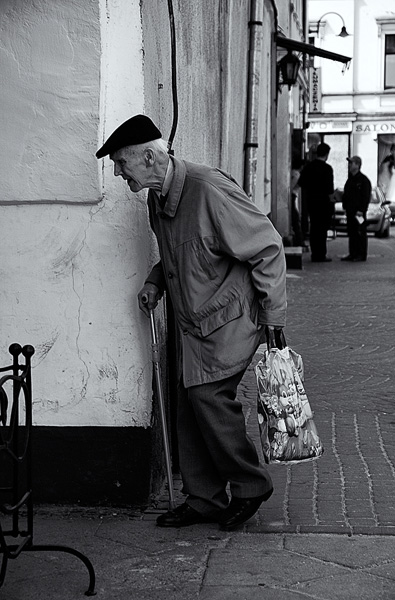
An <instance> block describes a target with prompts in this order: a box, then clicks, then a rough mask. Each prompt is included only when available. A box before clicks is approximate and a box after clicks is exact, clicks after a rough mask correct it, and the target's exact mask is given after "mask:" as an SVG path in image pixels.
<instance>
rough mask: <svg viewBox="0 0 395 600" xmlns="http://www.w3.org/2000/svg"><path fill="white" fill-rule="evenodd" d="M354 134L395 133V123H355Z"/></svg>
mask: <svg viewBox="0 0 395 600" xmlns="http://www.w3.org/2000/svg"><path fill="white" fill-rule="evenodd" d="M353 133H395V121H355V122H354V124H353Z"/></svg>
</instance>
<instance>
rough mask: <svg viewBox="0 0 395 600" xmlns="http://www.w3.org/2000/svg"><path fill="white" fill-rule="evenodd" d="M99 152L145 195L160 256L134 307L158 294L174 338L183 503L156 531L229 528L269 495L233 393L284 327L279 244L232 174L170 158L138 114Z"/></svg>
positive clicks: (155, 298) (152, 304)
mask: <svg viewBox="0 0 395 600" xmlns="http://www.w3.org/2000/svg"><path fill="white" fill-rule="evenodd" d="M107 154H109V155H110V158H111V159H112V160H113V162H114V175H116V176H121V177H122V178H123V179H125V181H127V183H128V186H129V188H130V189H131V190H132V192H139V191H140V190H142V189H144V188H148V189H149V192H148V210H149V217H150V222H151V227H152V229H153V231H154V232H155V234H156V237H157V241H158V245H159V253H160V258H161V260H160V262H158V263H157V264H156V265H155V266H154V267H153V269H152V271H151V272H150V274H149V275H148V277H147V279H146V281H145V284H144V286H143V288H142V289H141V291H140V293H139V305H140V308H141V310H142V311H143V312H144V313H145V314H146V315H147V316H148V314H149V312H148V311H149V309H153V308H155V306H156V305H157V303H158V300H159V299H160V298H161V296H162V295H163V293H164V291H166V292H167V293H168V294H170V297H171V301H172V304H173V307H174V312H175V317H176V321H177V324H178V326H179V328H180V332H181V339H182V348H181V354H182V373H181V374H180V381H179V385H180V386H182V388H183V393H182V394H180V398H182V399H181V400H180V401H179V403H178V412H177V421H178V422H177V431H178V443H179V457H180V469H181V475H182V480H183V486H184V487H183V491H184V493H185V494H186V495H187V498H186V501H185V503H184V504H182V505H181V506H178V507H177V508H175V509H174V510H171V511H168V512H167V513H165V514H162V515H160V516H159V517H158V519H157V525H158V526H160V527H183V526H187V525H193V524H195V523H203V522H212V521H216V522H218V523H219V524H220V527H221V528H222V529H224V530H231V529H234V528H235V527H237V526H239V525H241V524H242V523H244V522H245V521H247V520H248V519H249V518H250V517H252V516H253V515H254V514H255V513H256V511H257V510H258V508H259V506H260V505H261V503H262V502H263V501H264V500H267V499H268V498H269V497H270V496H271V494H272V491H273V485H272V481H271V478H270V475H269V473H268V471H267V469H266V467H265V466H263V465H262V464H260V462H259V459H258V455H257V452H256V449H255V446H254V444H253V442H252V441H251V439H250V438H249V437H248V436H247V433H246V427H245V420H244V416H243V412H242V405H241V403H240V402H239V401H238V400H237V399H236V393H237V386H238V384H239V382H240V380H241V378H242V377H243V374H244V372H245V370H246V368H247V367H248V365H249V363H250V361H251V359H252V357H253V355H254V353H255V351H256V349H257V347H258V345H259V344H260V343H261V342H262V341H263V340H264V329H265V327H266V326H270V327H271V328H277V329H281V328H282V327H283V326H284V324H285V313H286V294H285V259H284V252H283V247H282V240H281V237H280V236H279V234H278V233H277V232H276V230H275V229H274V227H273V225H272V224H271V222H270V221H269V219H268V218H267V217H266V216H264V215H263V214H262V213H261V212H260V211H259V210H258V209H257V208H256V206H255V205H254V204H253V203H252V202H250V200H249V199H248V198H247V196H246V195H245V193H244V192H243V190H242V189H241V188H240V187H239V186H238V185H237V183H236V182H235V181H234V180H233V179H232V178H231V177H230V176H229V175H227V174H226V173H223V172H222V171H220V170H218V169H215V168H210V167H207V166H204V165H197V164H193V163H190V162H187V161H184V160H180V159H178V158H175V157H172V156H169V155H168V153H167V148H166V143H165V142H164V141H163V140H162V139H161V133H160V131H159V130H158V129H157V127H156V126H155V125H154V123H153V122H152V121H151V120H150V119H149V118H148V117H146V116H144V115H136V116H134V117H132V118H131V119H129V120H128V121H126V122H125V123H123V124H122V125H121V126H120V127H119V128H118V129H116V130H115V131H114V133H113V134H112V135H111V136H110V137H109V139H108V140H107V141H106V143H105V144H104V146H103V147H102V148H101V149H100V150H99V151H98V152H97V154H96V156H97V157H98V158H100V157H103V156H106V155H107ZM143 296H145V298H148V304H144V303H143V301H142V299H143ZM228 483H229V484H230V492H231V500H230V502H229V498H228V495H227V491H226V488H227V485H228Z"/></svg>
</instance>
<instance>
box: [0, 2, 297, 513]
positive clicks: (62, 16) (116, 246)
mask: <svg viewBox="0 0 395 600" xmlns="http://www.w3.org/2000/svg"><path fill="white" fill-rule="evenodd" d="M171 4H172V3H169V2H167V1H164V0H152V1H150V2H140V1H139V0H130V1H129V2H122V3H120V2H119V1H118V0H37V2H34V3H27V2H24V0H3V1H2V2H1V4H0V17H1V18H0V31H1V37H2V48H1V53H2V61H1V62H0V72H1V79H2V82H3V84H2V86H1V90H0V94H1V99H2V107H3V110H2V112H1V115H0V120H1V127H2V139H3V144H2V145H1V149H0V152H1V161H0V170H1V178H2V182H3V185H2V194H1V197H0V207H1V208H0V210H1V212H2V219H1V225H0V227H1V235H0V245H1V255H2V257H3V260H2V263H1V267H0V269H1V278H0V281H1V306H2V311H1V319H2V321H1V331H2V336H1V344H0V364H1V365H6V364H8V363H9V360H10V359H9V354H8V346H9V345H10V344H12V343H14V342H17V343H20V344H21V345H24V344H31V345H33V346H34V347H35V355H34V357H33V419H34V475H35V498H36V500H37V501H43V502H80V503H82V504H84V503H85V504H87V503H89V504H92V503H95V504H106V503H117V504H139V505H141V504H143V503H144V502H147V500H148V499H149V496H150V494H152V493H155V492H156V491H157V490H158V488H159V486H160V485H161V482H162V479H163V461H162V448H161V434H160V426H159V419H158V417H157V403H156V398H155V391H154V388H153V380H152V368H151V342H150V332H149V323H148V320H147V319H146V318H145V316H144V315H142V313H141V312H140V311H139V309H138V305H137V293H138V291H139V289H140V288H141V287H142V285H143V282H144V279H145V277H146V274H147V273H148V271H149V269H150V267H151V265H152V264H153V263H154V262H155V261H156V260H157V249H156V248H157V247H156V243H155V240H154V239H153V235H152V233H151V231H150V227H149V223H148V217H147V211H146V203H145V199H146V194H145V193H144V192H142V193H139V194H138V195H133V194H131V193H130V191H129V189H128V188H127V186H125V184H124V182H123V181H122V180H119V178H115V177H114V176H113V167H112V164H111V161H110V160H109V159H108V157H106V158H105V159H104V160H102V161H97V160H96V158H95V152H96V150H97V148H98V147H99V146H101V144H102V143H103V140H104V139H106V138H107V137H108V136H109V135H110V133H111V132H112V131H113V130H114V129H115V128H116V127H117V126H118V125H119V124H120V123H122V122H123V121H124V120H126V119H127V118H129V117H130V116H132V115H134V114H138V113H145V114H148V115H150V116H151V117H152V119H153V120H154V121H155V123H156V124H157V125H158V127H159V128H160V129H161V131H162V133H163V137H165V138H169V137H170V136H171V135H172V134H174V143H173V148H174V152H175V154H176V155H177V156H179V157H181V158H185V159H186V160H190V161H195V162H202V163H207V164H211V165H216V166H218V167H220V168H222V169H224V170H226V171H228V172H231V173H232V175H233V176H234V177H235V178H236V179H237V180H238V181H239V183H240V184H241V185H243V186H244V188H245V189H246V192H247V193H248V194H249V196H250V197H251V199H252V200H253V201H254V202H255V203H256V204H257V205H258V206H259V207H260V208H261V209H262V210H263V211H264V212H265V213H267V214H269V216H271V218H272V220H273V222H274V224H275V225H276V227H277V228H278V230H279V231H280V233H281V234H282V235H283V237H286V236H288V235H289V234H290V222H289V178H290V170H291V157H292V132H293V129H294V128H295V129H300V130H302V129H303V111H304V110H305V108H304V104H303V102H302V100H301V98H302V97H303V96H305V93H306V91H305V90H306V88H305V87H304V88H303V85H302V84H301V88H300V89H302V92H300V90H299V88H298V89H297V90H293V89H291V90H288V88H287V87H286V86H283V90H282V93H281V94H278V79H277V61H278V58H279V56H281V55H282V54H283V53H284V50H283V49H282V50H281V51H278V48H277V45H276V36H277V33H278V30H279V27H280V31H281V29H282V31H283V32H285V34H286V35H292V36H296V38H297V39H299V40H303V36H304V33H303V31H304V29H303V25H302V24H303V23H305V22H306V15H305V2H304V1H302V0H299V1H298V2H275V1H274V0H255V1H254V0H251V1H250V0H228V1H227V2H218V3H216V2H212V1H211V0H205V1H203V2H198V3H196V2H195V1H193V0H185V1H184V2H182V3H178V4H176V3H174V5H173V6H172V8H173V12H172V13H171V12H170V11H169V6H170V5H171ZM303 89H304V91H303ZM168 311H169V307H168V306H166V305H164V304H162V305H161V306H160V308H159V309H158V310H157V311H156V312H157V318H158V322H159V324H160V333H161V340H162V342H161V345H162V350H163V352H162V356H163V372H164V375H165V376H164V380H165V381H164V383H165V387H166V389H167V392H168V393H167V402H168V404H169V405H172V404H174V397H172V393H173V392H174V390H173V389H172V378H171V377H170V378H169V377H166V373H169V372H170V373H171V362H172V360H173V359H174V357H173V354H174V348H173V347H172V345H171V343H170V345H169V344H168V342H167V339H168V327H167V325H168V322H169V320H168V319H167V317H168V316H169V314H168ZM169 390H170V393H169ZM169 412H171V411H169ZM173 443H174V440H173Z"/></svg>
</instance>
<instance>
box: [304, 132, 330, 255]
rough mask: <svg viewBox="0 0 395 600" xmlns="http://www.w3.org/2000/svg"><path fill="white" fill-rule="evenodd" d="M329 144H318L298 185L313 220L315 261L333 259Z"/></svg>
mask: <svg viewBox="0 0 395 600" xmlns="http://www.w3.org/2000/svg"><path fill="white" fill-rule="evenodd" d="M329 152H330V146H328V144H324V143H321V144H318V146H317V158H316V159H314V160H312V161H311V162H309V163H307V164H306V166H305V167H304V168H303V171H302V173H301V175H300V178H299V186H300V187H301V188H302V190H303V192H304V194H306V198H307V211H308V214H309V219H310V250H311V260H312V261H313V262H330V261H331V260H332V259H331V258H329V257H327V255H326V253H327V248H326V239H327V235H328V229H329V227H330V222H331V218H332V213H333V203H332V202H331V200H330V196H331V195H332V194H333V191H334V190H333V169H332V167H331V166H330V165H328V164H327V162H326V161H327V160H328V156H329Z"/></svg>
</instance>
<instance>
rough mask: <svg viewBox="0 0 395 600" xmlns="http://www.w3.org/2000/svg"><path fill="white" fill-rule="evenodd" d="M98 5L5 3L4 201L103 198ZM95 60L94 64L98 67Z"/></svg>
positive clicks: (0, 49)
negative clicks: (97, 167) (97, 163)
mask: <svg viewBox="0 0 395 600" xmlns="http://www.w3.org/2000/svg"><path fill="white" fill-rule="evenodd" d="M98 12H99V11H98V5H97V0H87V2H84V3H83V2H81V1H80V0H70V1H69V2H67V0H54V1H51V0H40V1H39V2H36V3H30V2H25V1H24V0H2V2H1V3H0V39H1V43H0V74H1V86H0V105H1V111H0V130H1V135H2V144H1V145H0V165H1V166H0V169H1V191H0V202H1V203H4V202H15V201H16V202H42V201H43V200H48V201H50V202H54V201H60V202H64V201H67V202H90V203H95V202H97V201H98V200H99V197H100V189H99V186H98V181H97V177H96V175H95V172H94V157H93V156H92V152H91V147H90V145H89V144H87V143H86V140H92V139H94V136H95V132H96V130H97V107H98V85H99V70H98V69H97V68H96V69H95V56H97V55H98V51H99V45H100V28H99V21H98V18H97V15H98ZM97 64H98V61H96V65H97Z"/></svg>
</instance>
